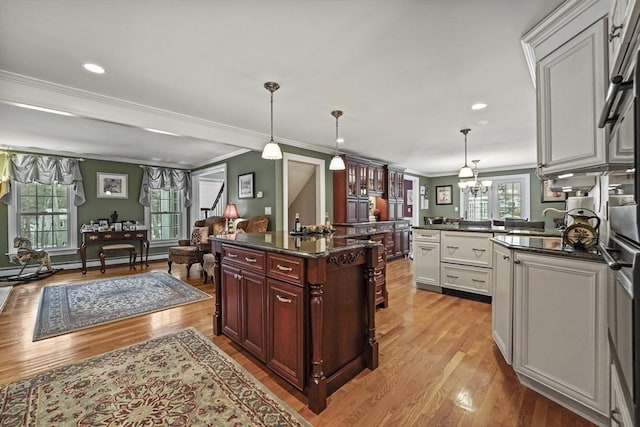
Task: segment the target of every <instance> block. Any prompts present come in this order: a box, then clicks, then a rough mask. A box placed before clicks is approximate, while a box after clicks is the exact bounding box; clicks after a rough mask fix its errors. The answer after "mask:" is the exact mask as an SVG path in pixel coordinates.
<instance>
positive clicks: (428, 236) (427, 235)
mask: <svg viewBox="0 0 640 427" xmlns="http://www.w3.org/2000/svg"><path fill="white" fill-rule="evenodd" d="M418 237H426V238H430V237H433V234H420V235H419V236H418Z"/></svg>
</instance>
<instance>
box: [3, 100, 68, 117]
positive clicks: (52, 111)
mask: <svg viewBox="0 0 640 427" xmlns="http://www.w3.org/2000/svg"><path fill="white" fill-rule="evenodd" d="M7 104H11V105H15V106H16V107H20V108H26V109H28V110H36V111H43V112H45V113H51V114H59V115H61V116H70V117H73V116H75V114H73V113H69V112H67V111H60V110H54V109H52V108H45V107H38V106H36V105H30V104H22V103H20V102H8V103H7Z"/></svg>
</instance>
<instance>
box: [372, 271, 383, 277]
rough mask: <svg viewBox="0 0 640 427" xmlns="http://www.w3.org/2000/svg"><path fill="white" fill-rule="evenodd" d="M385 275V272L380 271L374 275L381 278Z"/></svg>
mask: <svg viewBox="0 0 640 427" xmlns="http://www.w3.org/2000/svg"><path fill="white" fill-rule="evenodd" d="M383 274H384V271H382V270H380V271H376V272H375V273H374V276H377V277H379V276H382V275H383Z"/></svg>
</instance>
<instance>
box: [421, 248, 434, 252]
mask: <svg viewBox="0 0 640 427" xmlns="http://www.w3.org/2000/svg"><path fill="white" fill-rule="evenodd" d="M420 249H422V250H423V251H427V252H431V251H432V250H433V248H420Z"/></svg>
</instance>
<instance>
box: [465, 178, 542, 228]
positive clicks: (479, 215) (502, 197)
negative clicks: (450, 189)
mask: <svg viewBox="0 0 640 427" xmlns="http://www.w3.org/2000/svg"><path fill="white" fill-rule="evenodd" d="M482 180H491V181H492V184H491V188H490V189H489V190H488V191H487V192H486V193H485V194H478V195H476V196H474V195H473V194H464V193H462V194H461V196H460V200H461V203H462V206H461V207H460V210H461V211H462V212H463V214H464V218H465V219H468V220H483V219H484V220H487V219H494V218H496V219H497V218H505V217H517V218H529V217H530V215H529V210H530V206H529V200H530V197H529V190H530V184H529V182H530V177H529V174H523V175H509V176H496V177H486V178H485V177H483V178H482Z"/></svg>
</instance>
